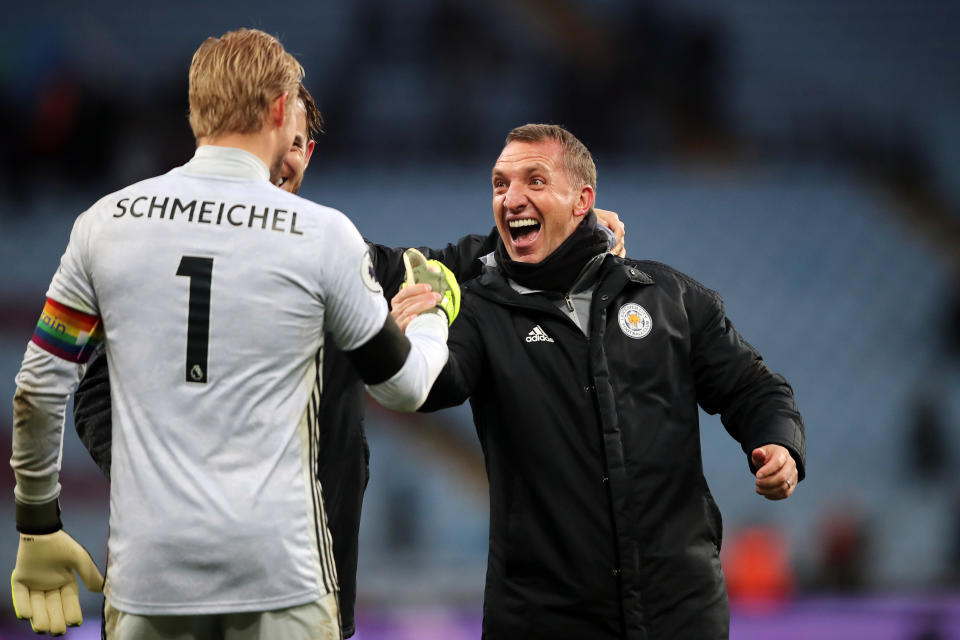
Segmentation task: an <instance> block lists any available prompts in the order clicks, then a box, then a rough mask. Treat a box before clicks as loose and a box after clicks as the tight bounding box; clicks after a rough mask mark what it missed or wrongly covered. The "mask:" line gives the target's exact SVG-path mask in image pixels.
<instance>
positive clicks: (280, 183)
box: [277, 176, 287, 187]
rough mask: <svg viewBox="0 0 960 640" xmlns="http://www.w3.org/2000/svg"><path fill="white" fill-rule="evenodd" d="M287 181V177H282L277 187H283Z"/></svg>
mask: <svg viewBox="0 0 960 640" xmlns="http://www.w3.org/2000/svg"><path fill="white" fill-rule="evenodd" d="M286 181H287V178H286V177H285V176H281V177H280V179H279V180H277V186H278V187H282V186H283V183H285V182H286Z"/></svg>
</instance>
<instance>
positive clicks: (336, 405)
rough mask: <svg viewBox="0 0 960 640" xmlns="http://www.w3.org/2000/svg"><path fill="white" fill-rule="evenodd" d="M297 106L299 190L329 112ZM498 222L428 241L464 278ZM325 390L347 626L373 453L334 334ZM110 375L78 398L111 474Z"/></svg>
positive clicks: (90, 439) (329, 491)
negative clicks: (439, 245)
mask: <svg viewBox="0 0 960 640" xmlns="http://www.w3.org/2000/svg"><path fill="white" fill-rule="evenodd" d="M300 98H301V100H300V104H299V105H298V107H299V108H298V110H297V131H298V133H297V136H296V137H295V138H294V141H293V145H292V146H291V148H290V151H289V153H288V154H287V155H286V157H285V158H284V166H283V171H282V179H281V181H280V183H279V185H278V186H280V188H282V189H286V190H288V191H290V192H292V193H296V192H297V191H298V190H299V188H300V185H301V184H302V182H303V175H304V172H305V171H306V168H307V165H308V164H309V161H310V157H311V155H312V154H313V149H314V145H315V139H316V137H317V136H318V135H319V134H320V133H321V131H322V124H323V119H322V117H321V115H320V111H319V110H318V108H317V106H316V103H315V102H314V100H313V98H312V96H311V95H310V93H309V92H308V91H307V90H306V88H305V87H303V86H302V85H301V87H300ZM600 213H601V215H602V216H603V224H604V225H607V226H608V227H609V228H610V230H611V231H610V232H607V235H606V236H605V237H606V238H607V239H608V240H609V239H610V237H611V236H613V240H612V242H613V244H615V246H614V247H613V249H612V250H613V251H614V252H617V253H618V254H622V252H623V233H624V229H623V225H622V223H620V221H619V218H618V217H617V215H616V214H615V213H614V212H612V211H602V210H601V211H600ZM497 238H498V234H497V231H496V230H495V229H494V230H492V231H491V232H490V233H489V234H487V235H486V236H483V235H468V236H464V237H463V238H461V239H460V240H458V241H457V242H456V243H455V244H448V245H447V246H446V247H444V248H443V249H429V248H421V251H422V252H423V253H424V254H425V255H426V256H427V257H428V258H431V259H436V260H440V261H441V262H443V263H444V264H446V265H447V266H448V267H449V268H450V269H451V270H452V271H453V272H454V274H455V275H456V276H457V278H458V280H459V281H460V282H464V281H466V280H469V279H470V278H473V277H475V276H477V275H478V274H479V273H480V268H481V263H480V262H479V258H480V257H481V256H483V255H485V254H487V253H489V252H490V251H492V250H493V248H494V247H495V245H496V240H497ZM370 249H371V255H372V257H373V264H374V269H375V271H376V275H377V279H378V281H379V282H380V283H381V285H382V287H383V290H384V294H385V296H386V297H387V298H388V299H389V298H390V297H391V296H392V295H393V294H394V293H396V292H397V291H398V290H399V288H400V285H401V283H402V282H403V280H404V276H405V273H404V267H403V262H402V258H401V256H402V254H403V249H399V248H389V247H385V246H383V245H374V244H371V245H370ZM322 375H323V377H322V380H323V394H322V395H321V398H320V404H319V407H317V409H316V410H317V414H318V416H319V424H320V435H319V439H320V446H319V449H318V456H317V468H318V473H317V476H318V478H319V479H320V483H321V487H322V491H323V500H324V507H325V509H326V514H327V522H328V526H329V528H330V533H331V536H332V537H333V553H334V564H335V565H336V568H337V575H338V580H339V586H340V603H339V604H340V617H341V625H342V628H343V634H344V636H345V637H350V636H352V635H353V633H354V631H355V626H356V625H355V620H354V604H355V601H356V589H357V553H358V543H359V532H360V514H361V509H362V505H363V494H364V491H365V489H366V486H367V482H368V480H369V476H370V472H369V465H368V463H369V457H370V451H369V448H368V447H367V442H366V437H365V435H364V429H363V416H364V401H365V396H366V392H365V389H364V385H363V381H362V380H361V378H360V375H359V374H358V373H357V372H356V370H355V369H354V367H353V365H352V364H351V363H350V361H349V359H348V358H347V357H346V356H345V355H344V353H343V352H342V351H340V350H339V349H338V348H337V346H336V343H335V342H334V341H333V340H332V339H331V338H330V336H326V337H325V340H324V359H323V374H322ZM110 411H111V402H110V378H109V369H108V365H107V358H106V357H105V356H103V354H102V353H97V354H96V355H95V356H94V357H93V358H91V360H90V361H89V363H88V366H87V370H86V373H85V375H84V377H83V379H82V380H81V381H80V385H79V387H78V388H77V392H76V395H75V398H74V423H75V426H76V429H77V433H78V435H79V436H80V440H81V441H82V442H83V444H84V446H85V447H86V448H87V450H88V451H89V452H90V454H91V456H92V457H93V459H94V461H95V462H96V463H97V465H98V466H99V467H100V469H101V470H102V471H103V472H104V474H106V475H107V476H109V474H110V463H111V455H110V447H111V442H112V437H111V417H110Z"/></svg>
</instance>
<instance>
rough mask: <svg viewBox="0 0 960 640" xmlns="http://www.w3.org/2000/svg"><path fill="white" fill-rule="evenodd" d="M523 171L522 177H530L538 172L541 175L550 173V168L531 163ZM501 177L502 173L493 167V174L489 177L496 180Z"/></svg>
mask: <svg viewBox="0 0 960 640" xmlns="http://www.w3.org/2000/svg"><path fill="white" fill-rule="evenodd" d="M523 171H524V175H530V174H531V173H537V172H538V171H539V172H543V173H550V168H549V167H548V166H547V165H545V164H543V163H542V162H533V163H531V164H528V165H526V166H525V167H524V168H523ZM502 175H503V171H500V170H499V169H497V168H496V167H494V168H493V172H492V173H491V174H490V177H491V178H496V177H497V176H502Z"/></svg>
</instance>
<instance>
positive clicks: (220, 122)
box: [190, 29, 303, 139]
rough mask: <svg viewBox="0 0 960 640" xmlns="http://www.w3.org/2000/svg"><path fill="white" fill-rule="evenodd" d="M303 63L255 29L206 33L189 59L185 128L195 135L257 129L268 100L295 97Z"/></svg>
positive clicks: (214, 134)
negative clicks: (214, 35)
mask: <svg viewBox="0 0 960 640" xmlns="http://www.w3.org/2000/svg"><path fill="white" fill-rule="evenodd" d="M302 78H303V67H302V66H300V63H299V62H297V60H296V59H295V58H294V57H293V56H291V55H290V54H289V53H287V52H286V50H285V49H284V48H283V45H282V44H280V42H279V41H278V40H277V39H276V38H274V37H273V36H271V35H269V34H267V33H264V32H263V31H260V30H258V29H238V30H236V31H228V32H227V33H225V34H223V35H222V36H221V37H219V38H207V39H206V40H205V41H204V43H203V44H202V45H200V48H199V49H197V51H196V52H195V53H194V54H193V62H192V63H191V64H190V128H191V129H193V135H194V136H195V137H196V138H198V139H199V138H206V137H217V136H220V135H223V134H227V133H255V132H257V131H260V129H261V127H262V126H263V124H264V121H265V119H266V115H267V107H268V106H269V104H270V102H271V101H272V100H273V99H274V98H276V97H277V96H279V95H281V94H284V93H286V94H288V95H289V97H288V99H287V100H288V105H291V104H293V103H294V102H295V101H296V98H297V88H298V86H299V85H300V80H301V79H302Z"/></svg>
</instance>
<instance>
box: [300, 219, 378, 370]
mask: <svg viewBox="0 0 960 640" xmlns="http://www.w3.org/2000/svg"><path fill="white" fill-rule="evenodd" d="M338 221H339V222H340V223H341V224H339V225H338V226H337V228H336V232H337V234H338V236H339V237H338V239H337V241H336V242H327V243H325V245H324V247H325V249H326V250H327V251H328V252H329V255H318V256H317V260H318V261H319V262H321V263H322V265H323V269H324V272H325V275H326V277H325V278H324V281H325V283H326V287H327V288H326V289H325V291H324V300H323V302H324V306H325V307H326V313H327V316H326V326H325V327H324V330H325V331H327V332H328V333H330V334H331V335H332V336H333V339H334V340H335V341H336V343H337V346H339V347H340V348H341V349H343V350H344V351H352V350H354V349H356V348H357V347H360V346H362V345H364V344H365V343H366V342H367V341H368V340H370V338H372V337H373V336H375V335H376V334H377V332H379V331H380V329H382V328H383V323H384V321H385V320H386V317H387V313H388V311H387V304H386V301H385V300H384V298H383V289H382V288H381V287H380V283H379V282H377V276H376V272H375V271H374V270H373V261H372V260H371V258H370V252H369V250H368V247H367V243H366V242H364V241H363V238H362V237H361V236H360V232H359V231H357V230H356V228H355V227H354V226H353V225H352V224H351V223H350V222H349V221H348V220H347V218H345V217H344V218H339V219H338Z"/></svg>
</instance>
